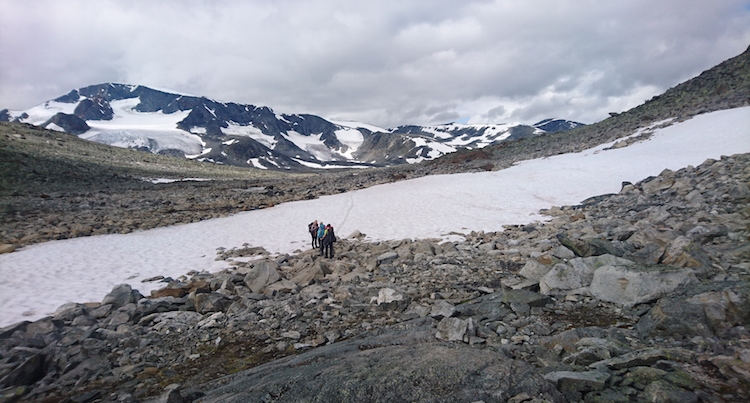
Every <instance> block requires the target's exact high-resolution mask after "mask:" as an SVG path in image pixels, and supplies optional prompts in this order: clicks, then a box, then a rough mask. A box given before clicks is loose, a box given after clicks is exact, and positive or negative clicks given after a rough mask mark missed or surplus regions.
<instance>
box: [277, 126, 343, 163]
mask: <svg viewBox="0 0 750 403" xmlns="http://www.w3.org/2000/svg"><path fill="white" fill-rule="evenodd" d="M281 135H282V136H283V137H284V138H285V139H287V140H289V141H291V142H292V143H294V145H295V146H297V148H299V149H300V150H305V151H307V152H308V153H310V154H311V155H312V156H314V157H315V158H317V159H318V160H320V161H331V160H333V155H332V154H331V150H330V149H328V146H326V145H325V144H324V143H323V140H321V137H323V133H320V134H317V135H316V134H311V135H309V136H305V135H304V134H301V133H297V132H295V131H294V130H289V131H288V132H286V133H281Z"/></svg>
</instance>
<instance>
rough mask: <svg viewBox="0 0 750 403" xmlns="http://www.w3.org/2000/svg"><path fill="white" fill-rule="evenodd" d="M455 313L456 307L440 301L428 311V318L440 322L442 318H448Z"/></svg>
mask: <svg viewBox="0 0 750 403" xmlns="http://www.w3.org/2000/svg"><path fill="white" fill-rule="evenodd" d="M455 313H456V307H455V306H453V304H451V303H449V302H448V301H443V300H440V301H438V302H436V303H435V304H434V305H433V306H432V309H430V316H431V317H432V318H435V319H438V320H441V319H443V318H450V317H451V316H453V315H454V314H455Z"/></svg>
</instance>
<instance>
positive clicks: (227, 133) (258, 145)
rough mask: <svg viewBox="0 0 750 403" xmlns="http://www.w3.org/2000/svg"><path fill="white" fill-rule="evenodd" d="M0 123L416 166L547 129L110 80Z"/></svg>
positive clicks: (190, 149) (249, 159)
mask: <svg viewBox="0 0 750 403" xmlns="http://www.w3.org/2000/svg"><path fill="white" fill-rule="evenodd" d="M0 120H5V121H17V122H23V123H30V124H33V125H37V126H42V127H45V128H48V129H52V130H59V131H65V132H67V133H71V134H76V135H80V136H81V137H82V138H85V139H88V140H92V141H96V142H100V143H105V144H109V145H114V146H118V147H127V148H134V149H139V150H143V151H149V152H153V153H159V154H168V155H177V156H185V157H188V158H193V159H198V160H201V161H209V162H215V163H220V164H229V165H237V166H245V167H255V168H261V169H280V170H308V169H310V168H332V167H333V168H346V167H372V166H385V165H395V164H404V163H415V162H420V161H424V160H430V159H434V158H437V157H440V156H442V155H445V154H447V153H452V152H455V151H457V150H460V149H466V148H481V147H485V146H487V145H490V144H495V143H498V142H501V141H504V140H507V139H516V138H522V137H528V136H533V135H540V134H544V133H546V131H545V130H544V129H541V128H534V127H531V126H524V125H519V124H514V125H456V124H451V125H442V126H432V127H421V126H402V127H399V128H396V129H390V130H385V129H382V128H379V127H376V126H373V125H370V124H366V123H358V122H342V121H329V120H326V119H323V118H321V117H318V116H315V115H305V114H294V115H286V114H276V113H274V112H273V111H272V110H271V109H270V108H267V107H258V106H254V105H240V104H236V103H231V102H230V103H224V102H219V101H215V100H212V99H208V98H205V97H195V96H190V95H182V94H176V93H171V92H165V91H160V90H155V89H152V88H148V87H144V86H137V85H126V84H112V83H105V84H99V85H92V86H89V87H84V88H80V89H77V90H73V91H71V92H69V93H68V94H66V95H64V96H61V97H58V98H56V99H54V100H51V101H48V102H45V103H43V104H42V105H38V106H36V107H33V108H30V109H28V110H26V111H8V110H3V111H0Z"/></svg>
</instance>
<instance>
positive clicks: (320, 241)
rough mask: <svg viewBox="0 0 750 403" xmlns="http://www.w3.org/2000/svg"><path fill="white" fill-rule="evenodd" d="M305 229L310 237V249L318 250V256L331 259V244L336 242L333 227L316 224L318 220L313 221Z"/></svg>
mask: <svg viewBox="0 0 750 403" xmlns="http://www.w3.org/2000/svg"><path fill="white" fill-rule="evenodd" d="M307 229H308V231H309V232H310V236H311V237H312V247H313V248H319V249H320V256H324V257H326V258H329V259H333V243H334V242H336V234H334V233H333V226H332V225H331V224H328V225H325V224H323V223H322V222H321V223H318V220H315V221H313V222H311V223H310V225H308V226H307Z"/></svg>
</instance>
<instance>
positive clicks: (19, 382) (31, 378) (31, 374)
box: [0, 354, 44, 388]
mask: <svg viewBox="0 0 750 403" xmlns="http://www.w3.org/2000/svg"><path fill="white" fill-rule="evenodd" d="M42 377H44V356H43V355H42V354H34V355H32V356H31V357H29V358H27V359H26V360H24V361H23V362H22V363H21V364H20V365H18V366H17V367H15V368H14V369H13V370H12V371H10V373H9V374H8V375H5V376H4V377H3V378H2V379H0V388H6V387H9V386H23V385H31V384H33V383H34V382H36V381H38V380H39V379H42Z"/></svg>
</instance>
